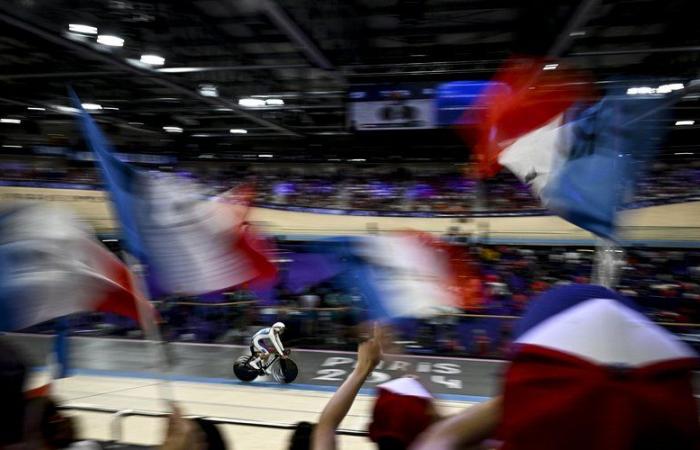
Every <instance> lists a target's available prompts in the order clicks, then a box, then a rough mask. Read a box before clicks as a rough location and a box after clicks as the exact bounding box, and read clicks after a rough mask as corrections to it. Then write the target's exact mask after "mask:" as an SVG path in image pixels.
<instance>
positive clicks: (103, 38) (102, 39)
mask: <svg viewBox="0 0 700 450" xmlns="http://www.w3.org/2000/svg"><path fill="white" fill-rule="evenodd" d="M97 43H98V44H102V45H108V46H110V47H123V46H124V39H122V38H120V37H119V36H113V35H111V34H101V35H99V36H97Z"/></svg>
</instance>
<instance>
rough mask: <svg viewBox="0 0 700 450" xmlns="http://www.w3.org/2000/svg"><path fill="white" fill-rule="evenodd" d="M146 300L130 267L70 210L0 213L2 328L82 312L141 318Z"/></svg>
mask: <svg viewBox="0 0 700 450" xmlns="http://www.w3.org/2000/svg"><path fill="white" fill-rule="evenodd" d="M137 302H142V303H141V305H138V304H137ZM143 302H144V300H143V299H142V297H141V296H140V294H139V292H138V290H137V289H136V287H135V286H134V284H133V282H132V278H131V274H130V273H129V270H128V269H127V267H126V266H125V265H124V264H123V263H122V262H121V261H120V260H119V259H117V258H116V257H115V256H114V255H112V254H111V253H110V252H109V250H107V249H106V248H105V247H104V246H102V245H101V244H100V243H99V242H97V241H96V240H94V239H93V238H92V237H91V235H90V233H89V231H88V230H87V229H85V228H84V226H83V224H82V223H81V222H79V221H78V219H77V218H75V217H74V216H73V215H72V214H70V213H68V212H66V211H63V210H60V209H56V208H53V207H48V206H43V205H38V204H21V205H15V206H13V207H10V208H8V209H5V210H3V211H0V331H9V330H17V329H21V328H25V327H28V326H31V325H34V324H37V323H41V322H44V321H47V320H51V319H55V318H57V317H61V316H65V315H68V314H72V313H76V312H81V311H102V312H111V313H115V314H119V315H122V316H126V317H130V318H132V319H134V320H136V321H139V316H140V315H139V311H150V309H149V306H148V305H145V306H144V303H143ZM141 307H143V308H144V309H140V308H141ZM143 319H144V320H145V319H146V318H143ZM150 319H151V318H150V317H149V318H148V320H150Z"/></svg>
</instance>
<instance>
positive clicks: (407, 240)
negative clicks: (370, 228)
mask: <svg viewBox="0 0 700 450" xmlns="http://www.w3.org/2000/svg"><path fill="white" fill-rule="evenodd" d="M324 244H325V245H323V246H319V248H324V247H325V248H326V250H328V249H329V248H330V249H332V250H331V252H333V253H334V255H335V257H336V260H337V261H338V262H339V263H340V264H342V267H343V268H344V269H343V272H342V275H341V276H340V278H341V280H342V283H343V284H344V285H345V287H346V288H347V289H348V290H350V291H357V292H359V293H360V294H361V296H362V297H363V299H364V301H365V303H366V305H367V308H368V314H369V316H370V317H371V318H372V319H376V320H385V319H393V318H399V317H427V316H430V315H434V314H439V313H443V312H447V311H457V310H459V309H461V308H464V307H466V306H467V305H468V304H469V305H470V304H471V302H473V301H474V300H475V299H474V295H475V291H474V289H473V280H472V279H471V278H464V272H460V271H459V270H457V269H456V266H457V264H456V263H457V261H456V260H454V259H452V255H451V254H450V252H448V251H447V247H448V244H445V243H441V242H439V241H437V240H436V239H434V238H433V237H431V236H429V235H426V234H424V233H416V232H400V233H392V234H384V235H376V236H361V237H352V238H339V239H334V240H330V241H327V242H324Z"/></svg>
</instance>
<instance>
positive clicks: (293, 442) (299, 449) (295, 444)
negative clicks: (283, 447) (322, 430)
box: [289, 422, 314, 450]
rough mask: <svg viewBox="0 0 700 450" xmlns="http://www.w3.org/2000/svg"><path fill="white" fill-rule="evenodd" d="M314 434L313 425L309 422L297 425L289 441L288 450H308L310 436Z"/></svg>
mask: <svg viewBox="0 0 700 450" xmlns="http://www.w3.org/2000/svg"><path fill="white" fill-rule="evenodd" d="M313 432H314V424H312V423H311V422H299V423H297V426H296V428H295V429H294V433H292V437H291V439H290V440H289V450H308V449H310V448H311V434H313Z"/></svg>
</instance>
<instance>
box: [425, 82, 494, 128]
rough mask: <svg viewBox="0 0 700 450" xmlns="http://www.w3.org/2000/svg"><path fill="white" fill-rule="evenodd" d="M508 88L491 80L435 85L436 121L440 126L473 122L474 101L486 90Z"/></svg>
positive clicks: (476, 113) (474, 121) (475, 116)
mask: <svg viewBox="0 0 700 450" xmlns="http://www.w3.org/2000/svg"><path fill="white" fill-rule="evenodd" d="M487 89H488V90H491V92H493V90H494V89H498V90H500V89H508V88H507V87H506V86H505V85H504V84H501V83H494V82H492V81H450V82H448V83H442V84H440V85H438V86H437V88H436V89H435V90H436V94H435V98H436V103H437V104H436V110H437V119H436V123H437V124H438V125H440V126H451V125H456V124H458V123H459V124H462V125H464V124H473V123H476V121H477V120H478V110H477V108H476V106H475V103H476V101H477V100H478V99H479V97H480V96H481V95H482V94H483V93H484V91H486V90H487Z"/></svg>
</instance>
